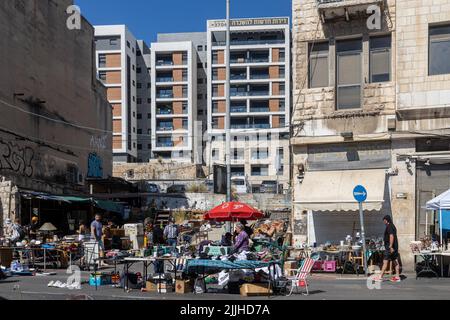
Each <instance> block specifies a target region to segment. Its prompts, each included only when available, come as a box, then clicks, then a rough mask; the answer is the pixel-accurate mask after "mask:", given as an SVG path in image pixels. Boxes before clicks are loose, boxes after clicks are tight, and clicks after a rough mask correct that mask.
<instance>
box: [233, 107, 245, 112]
mask: <svg viewBox="0 0 450 320" xmlns="http://www.w3.org/2000/svg"><path fill="white" fill-rule="evenodd" d="M230 112H232V113H243V112H247V107H246V106H231V107H230Z"/></svg>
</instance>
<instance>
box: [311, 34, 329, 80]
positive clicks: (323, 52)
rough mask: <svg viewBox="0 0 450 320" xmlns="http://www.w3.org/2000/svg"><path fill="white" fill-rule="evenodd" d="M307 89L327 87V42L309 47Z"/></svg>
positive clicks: (312, 44)
mask: <svg viewBox="0 0 450 320" xmlns="http://www.w3.org/2000/svg"><path fill="white" fill-rule="evenodd" d="M309 52H310V54H309V87H310V88H322V87H328V85H329V75H328V42H325V43H311V44H310V45H309Z"/></svg>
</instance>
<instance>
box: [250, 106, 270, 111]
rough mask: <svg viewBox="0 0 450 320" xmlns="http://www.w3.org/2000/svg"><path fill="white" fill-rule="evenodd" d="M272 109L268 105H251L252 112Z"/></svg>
mask: <svg viewBox="0 0 450 320" xmlns="http://www.w3.org/2000/svg"><path fill="white" fill-rule="evenodd" d="M269 111H270V109H269V107H268V106H255V107H250V112H269Z"/></svg>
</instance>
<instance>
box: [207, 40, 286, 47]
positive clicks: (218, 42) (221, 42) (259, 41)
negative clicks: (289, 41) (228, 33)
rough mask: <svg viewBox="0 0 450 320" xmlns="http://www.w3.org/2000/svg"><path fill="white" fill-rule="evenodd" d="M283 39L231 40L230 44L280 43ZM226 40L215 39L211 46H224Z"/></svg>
mask: <svg viewBox="0 0 450 320" xmlns="http://www.w3.org/2000/svg"><path fill="white" fill-rule="evenodd" d="M284 42H285V40H284V39H268V40H261V39H255V40H245V39H242V40H231V42H230V43H231V45H232V46H245V45H259V44H262V45H264V44H280V43H284ZM225 45H226V41H215V42H213V46H225Z"/></svg>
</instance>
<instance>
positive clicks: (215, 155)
mask: <svg viewBox="0 0 450 320" xmlns="http://www.w3.org/2000/svg"><path fill="white" fill-rule="evenodd" d="M211 158H212V160H219V150H218V149H212V152H211Z"/></svg>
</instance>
